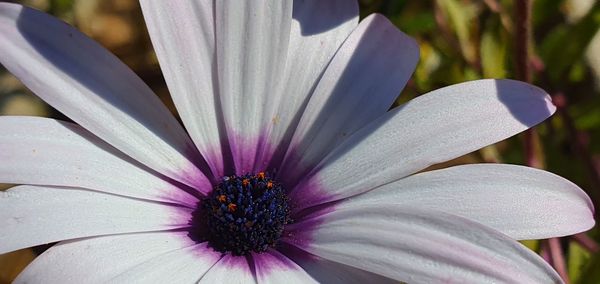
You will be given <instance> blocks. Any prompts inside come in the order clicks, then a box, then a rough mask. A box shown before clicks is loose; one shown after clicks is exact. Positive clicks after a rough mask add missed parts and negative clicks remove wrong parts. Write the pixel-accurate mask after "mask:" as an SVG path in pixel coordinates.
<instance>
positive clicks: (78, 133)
mask: <svg viewBox="0 0 600 284" xmlns="http://www.w3.org/2000/svg"><path fill="white" fill-rule="evenodd" d="M141 4H142V5H141V6H142V10H143V12H144V16H145V19H146V23H147V25H148V29H149V32H150V36H151V38H152V41H153V44H154V47H155V50H156V52H157V55H158V58H159V62H160V64H161V66H162V70H163V73H164V75H165V79H166V81H167V84H168V87H169V89H170V91H171V95H172V97H173V100H174V102H175V104H176V106H177V109H178V112H179V115H180V117H181V119H182V121H183V124H184V125H185V127H186V129H187V132H188V133H189V136H188V134H186V132H185V130H184V129H183V128H182V127H181V126H180V124H179V123H178V122H177V120H176V119H175V118H174V117H173V116H172V115H171V114H170V113H169V111H168V110H167V109H166V108H165V107H164V106H163V105H162V104H161V103H160V101H159V100H158V98H157V97H156V96H154V95H153V94H152V92H151V90H150V89H149V88H148V87H147V86H146V85H145V84H144V83H143V82H142V81H141V80H140V79H139V78H138V77H137V76H136V75H135V74H134V73H133V72H132V71H131V70H129V69H128V68H126V67H125V65H124V64H123V63H121V62H120V61H119V60H118V59H117V58H116V57H114V56H113V55H111V54H110V53H108V52H107V51H106V50H104V49H103V48H102V47H101V46H99V45H98V44H96V43H95V42H93V41H92V40H90V39H88V38H87V37H85V36H84V35H82V34H81V33H79V32H78V31H76V30H75V29H73V28H72V27H70V26H69V25H66V24H64V23H62V22H60V21H58V20H56V19H53V18H52V17H50V16H48V15H45V14H43V13H41V12H38V11H35V10H32V9H29V8H24V7H22V6H19V5H15V4H8V3H1V4H0V31H1V32H0V40H1V41H2V43H3V44H2V45H1V46H0V61H1V62H2V64H3V65H4V66H5V67H6V68H7V69H8V70H9V71H11V72H12V73H13V74H15V75H16V76H17V77H18V78H19V79H20V80H22V82H23V83H24V84H25V85H27V86H28V87H29V88H30V89H31V90H32V91H33V92H35V93H36V94H37V95H38V96H40V97H41V98H43V99H44V100H45V101H46V102H48V103H49V104H51V105H52V106H54V107H55V108H56V109H58V110H59V111H61V112H62V113H63V114H65V115H66V116H68V117H69V118H71V119H72V120H73V121H75V122H76V123H77V124H72V123H68V122H62V121H58V120H52V119H47V118H35V117H1V118H0V133H2V134H1V136H0V149H1V151H0V158H1V159H2V161H3V162H2V163H1V164H0V182H8V183H14V184H23V185H20V186H16V187H14V188H12V189H10V190H8V191H6V192H2V194H1V195H0V203H1V205H0V226H1V227H2V228H3V230H2V232H1V233H0V253H4V252H9V251H13V250H17V249H20V248H26V247H30V246H34V245H38V244H44V243H50V242H56V241H60V243H58V244H57V245H55V246H54V247H52V248H50V249H49V250H48V251H46V252H45V253H43V254H42V255H40V256H39V257H38V258H37V259H36V260H35V261H34V262H33V263H32V264H30V265H29V266H28V267H27V269H26V270H25V271H24V272H23V273H22V274H21V275H20V276H19V278H18V279H17V280H16V282H17V283H21V282H42V281H43V282H105V281H109V280H111V281H113V282H131V281H136V282H150V281H152V282H173V283H179V282H181V283H185V282H197V281H199V282H206V283H221V282H222V283H230V282H249V283H251V282H258V283H267V282H298V283H305V282H314V281H318V282H325V283H335V282H367V281H369V282H376V283H379V282H386V281H392V280H401V281H406V282H411V283H412V282H415V283H419V282H432V281H433V282H485V281H499V282H526V283H530V282H541V283H549V282H560V278H559V276H558V275H557V273H556V272H554V271H553V270H552V268H551V267H550V266H549V265H548V264H546V263H545V262H544V261H543V260H542V259H541V258H540V257H539V256H537V255H536V254H534V253H533V252H531V251H529V250H528V249H526V248H525V247H523V246H522V245H520V244H519V243H518V242H517V241H515V240H514V239H535V238H547V237H554V236H563V235H569V234H574V233H578V232H582V231H585V230H587V229H589V228H590V227H592V226H593V225H594V221H593V218H592V214H593V207H592V205H591V202H590V200H589V198H588V197H587V196H586V195H585V194H584V193H583V191H581V189H579V188H578V187H577V186H576V185H574V184H572V183H571V182H569V181H567V180H565V179H563V178H561V177H558V176H555V175H553V174H551V173H548V172H545V171H541V170H536V169H531V168H527V167H521V166H515V165H499V164H482V165H464V166H456V167H450V168H447V169H442V170H433V171H427V172H421V173H418V172H419V171H421V170H423V169H425V168H427V167H428V166H430V165H433V164H436V163H440V162H443V161H447V160H449V159H452V158H454V157H458V156H460V155H463V154H466V153H469V152H471V151H474V150H477V149H479V148H481V147H483V146H485V145H488V144H492V143H495V142H497V141H500V140H502V139H505V138H507V137H510V136H512V135H514V134H516V133H518V132H521V131H523V130H525V129H527V128H529V127H531V126H533V125H535V124H537V123H539V122H541V121H543V120H544V119H546V118H547V117H549V116H550V115H551V114H552V113H553V112H554V106H553V105H552V104H551V102H550V99H549V97H548V95H547V94H545V92H544V91H543V90H541V89H539V88H536V87H534V86H531V85H528V84H525V83H522V82H517V81H511V80H479V81H472V82H466V83H463V84H458V85H454V86H450V87H446V88H443V89H440V90H436V91H433V92H431V93H429V94H425V95H423V96H420V97H418V98H416V99H414V100H412V101H410V102H409V103H407V104H405V105H403V106H401V107H398V108H395V109H392V110H390V111H388V108H389V106H390V105H391V104H392V102H393V101H394V99H395V97H396V95H397V94H398V93H399V91H400V90H401V89H402V88H403V87H404V85H405V83H406V82H407V80H408V78H409V76H410V74H411V72H412V70H413V69H414V67H415V65H416V62H417V60H418V47H417V45H416V43H415V41H414V40H412V39H411V38H410V37H408V36H406V35H404V34H403V33H401V32H400V31H398V30H397V29H396V28H395V27H394V26H393V25H392V24H391V23H390V22H389V21H387V20H386V19H385V18H384V17H382V16H380V15H371V16H369V17H367V18H366V19H364V20H363V21H361V22H360V23H358V20H357V19H358V12H357V10H358V8H357V4H356V3H351V1H345V0H332V1H327V2H323V1H299V0H297V1H243V2H241V1H238V2H233V1H214V2H213V1H150V0H142V1H141Z"/></svg>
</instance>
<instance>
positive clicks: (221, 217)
mask: <svg viewBox="0 0 600 284" xmlns="http://www.w3.org/2000/svg"><path fill="white" fill-rule="evenodd" d="M198 210H200V211H201V212H195V213H194V214H195V215H196V214H198V213H201V215H202V216H197V217H200V218H202V219H203V221H204V222H206V224H205V229H204V230H205V236H206V238H207V240H208V242H209V244H210V245H211V246H212V247H213V248H214V249H215V250H217V251H219V252H223V253H231V254H233V255H247V254H249V253H250V252H259V253H260V252H264V251H266V250H267V249H269V248H270V247H274V246H275V245H276V244H277V240H278V239H279V238H280V237H281V234H282V233H283V228H284V226H285V225H286V224H287V223H289V221H290V220H289V208H288V202H287V197H286V195H285V193H284V190H283V188H282V187H281V185H280V184H278V183H276V182H275V181H273V180H272V179H271V178H270V177H269V176H268V174H265V173H262V172H261V173H258V174H256V175H244V176H228V177H224V178H223V179H222V182H221V183H220V184H219V185H217V186H216V187H215V188H214V190H213V191H212V192H211V193H210V195H209V196H207V197H206V198H205V199H203V200H201V202H200V204H199V208H198V209H197V211H198Z"/></svg>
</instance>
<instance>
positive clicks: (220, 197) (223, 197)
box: [217, 194, 227, 202]
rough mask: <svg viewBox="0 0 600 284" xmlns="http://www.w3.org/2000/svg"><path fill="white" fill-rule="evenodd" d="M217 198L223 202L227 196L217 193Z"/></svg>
mask: <svg viewBox="0 0 600 284" xmlns="http://www.w3.org/2000/svg"><path fill="white" fill-rule="evenodd" d="M217 200H219V201H220V202H225V201H227V196H225V195H223V194H221V195H219V197H217Z"/></svg>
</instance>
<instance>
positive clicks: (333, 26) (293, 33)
mask: <svg viewBox="0 0 600 284" xmlns="http://www.w3.org/2000/svg"><path fill="white" fill-rule="evenodd" d="M292 18H293V19H292V26H291V30H290V43H289V49H288V54H287V61H286V65H285V70H284V72H283V77H282V79H281V81H282V84H280V85H279V89H278V91H276V93H277V94H278V97H277V99H278V102H274V103H277V104H279V107H278V109H277V112H276V113H275V114H274V115H273V117H272V123H270V124H268V126H267V127H268V128H271V130H270V131H269V130H266V131H267V132H270V135H268V137H267V138H268V139H269V141H268V143H267V144H266V145H264V147H265V149H264V150H263V152H262V155H263V157H262V158H261V159H258V161H257V163H258V165H259V166H260V165H264V164H267V163H269V164H271V165H273V166H272V167H275V168H279V163H281V160H282V159H283V155H284V154H285V151H286V150H287V145H289V143H290V140H291V139H292V135H293V134H294V129H296V125H297V124H298V121H299V120H300V117H301V115H302V112H303V111H304V108H305V107H306V104H307V103H308V99H309V98H310V95H311V94H312V92H313V90H314V88H315V85H316V84H317V82H318V79H319V78H320V77H321V76H322V75H323V72H324V71H325V68H326V67H327V64H329V62H330V61H331V58H332V57H333V55H334V54H335V52H336V51H337V50H338V49H339V48H340V46H341V45H342V43H343V42H344V40H345V39H346V38H347V37H348V35H349V34H350V33H351V32H352V30H354V28H356V25H357V24H358V2H357V1H347V0H328V1H322V0H304V1H294V7H293V12H292ZM272 104H273V103H272Z"/></svg>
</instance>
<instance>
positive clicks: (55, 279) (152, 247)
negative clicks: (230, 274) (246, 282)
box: [15, 232, 218, 283]
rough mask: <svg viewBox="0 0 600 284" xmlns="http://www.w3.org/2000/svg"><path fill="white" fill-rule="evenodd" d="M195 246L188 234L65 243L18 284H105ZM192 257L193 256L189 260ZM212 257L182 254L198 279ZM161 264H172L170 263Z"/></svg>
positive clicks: (27, 271) (39, 259)
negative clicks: (168, 254) (202, 265)
mask: <svg viewBox="0 0 600 284" xmlns="http://www.w3.org/2000/svg"><path fill="white" fill-rule="evenodd" d="M193 246H196V243H195V242H194V241H192V240H190V239H189V238H188V237H187V233H186V232H150V233H136V234H123V235H111V236H101V237H94V238H87V239H76V240H72V241H65V242H61V243H59V244H57V245H55V246H53V247H51V248H50V249H48V250H47V251H45V252H44V253H43V254H41V255H40V256H39V257H37V258H36V259H35V260H34V261H33V262H32V263H31V264H29V265H28V266H27V268H26V269H25V270H24V271H23V272H22V273H21V274H20V275H19V277H18V278H17V279H16V280H15V283H106V282H108V281H109V280H111V279H112V278H113V277H116V276H119V275H121V274H123V273H125V274H123V275H121V276H125V275H127V274H128V273H126V272H129V271H135V270H137V269H139V268H138V267H143V265H141V264H145V263H148V262H150V261H151V260H154V259H163V258H164V256H165V254H167V253H171V252H174V251H175V252H177V253H181V252H183V251H179V250H180V249H183V248H189V247H193ZM200 251H201V250H199V251H198V252H200ZM190 254H191V255H193V256H194V257H193V258H192V257H188V255H190ZM211 257H213V256H212V255H211V254H207V255H206V256H204V255H202V256H200V255H199V254H197V253H194V252H191V253H187V254H185V253H184V254H183V255H181V259H182V260H183V259H185V260H186V261H187V264H186V265H189V266H192V267H194V269H195V271H196V278H195V280H198V279H199V278H200V276H201V275H202V272H201V271H199V268H200V266H198V265H199V264H201V263H202V262H203V261H207V260H210V259H211ZM217 260H218V258H217V259H215V260H214V261H215V262H216V261H217ZM162 264H163V266H167V265H169V263H167V262H163V263H162ZM49 268H51V269H49ZM132 269H133V270H132ZM155 269H157V268H155ZM157 270H159V269H157ZM151 273H152V272H148V275H149V274H151ZM165 274H166V275H169V276H170V277H175V276H179V274H171V273H165ZM167 282H169V281H167ZM190 282H193V281H190Z"/></svg>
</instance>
